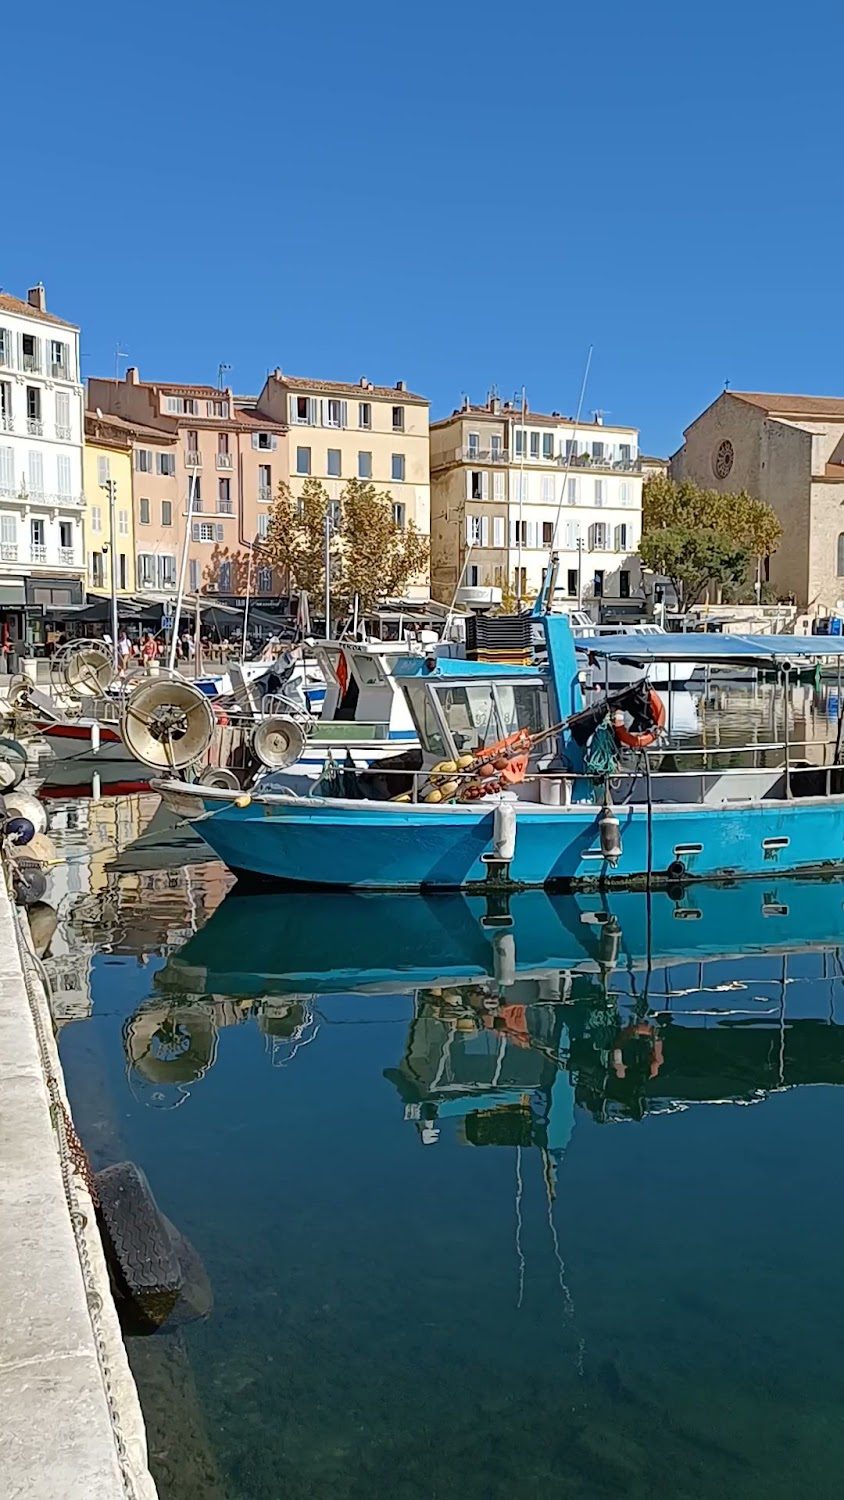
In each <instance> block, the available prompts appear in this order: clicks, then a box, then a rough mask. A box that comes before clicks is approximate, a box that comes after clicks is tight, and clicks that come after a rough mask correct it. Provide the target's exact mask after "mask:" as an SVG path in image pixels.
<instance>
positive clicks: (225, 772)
mask: <svg viewBox="0 0 844 1500" xmlns="http://www.w3.org/2000/svg"><path fill="white" fill-rule="evenodd" d="M199 785H200V786H210V787H216V789H217V790H218V791H221V792H239V791H240V782H239V780H238V778H237V776H236V775H235V773H234V771H230V770H229V768H228V766H208V767H207V768H206V769H205V770H204V771H203V773H202V775H201V776H200V778H199Z"/></svg>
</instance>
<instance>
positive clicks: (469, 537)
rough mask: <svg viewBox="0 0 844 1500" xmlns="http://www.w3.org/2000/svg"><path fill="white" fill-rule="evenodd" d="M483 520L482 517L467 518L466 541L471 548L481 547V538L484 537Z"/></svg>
mask: <svg viewBox="0 0 844 1500" xmlns="http://www.w3.org/2000/svg"><path fill="white" fill-rule="evenodd" d="M481 520H482V517H481V516H467V517H466V541H467V542H468V544H469V546H470V547H480V545H481V537H482V536H483V528H482V526H481Z"/></svg>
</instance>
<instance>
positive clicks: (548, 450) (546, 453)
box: [542, 432, 554, 458]
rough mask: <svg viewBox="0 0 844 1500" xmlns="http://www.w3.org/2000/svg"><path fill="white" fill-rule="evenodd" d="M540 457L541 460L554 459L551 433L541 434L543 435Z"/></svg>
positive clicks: (552, 435)
mask: <svg viewBox="0 0 844 1500" xmlns="http://www.w3.org/2000/svg"><path fill="white" fill-rule="evenodd" d="M542 457H543V458H553V457H554V434H553V432H543V434H542Z"/></svg>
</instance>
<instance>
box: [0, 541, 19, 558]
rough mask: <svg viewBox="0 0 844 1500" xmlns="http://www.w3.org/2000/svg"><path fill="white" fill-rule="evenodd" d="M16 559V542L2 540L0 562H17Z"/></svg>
mask: <svg viewBox="0 0 844 1500" xmlns="http://www.w3.org/2000/svg"><path fill="white" fill-rule="evenodd" d="M17 560H18V544H17V542H3V543H2V545H0V562H17Z"/></svg>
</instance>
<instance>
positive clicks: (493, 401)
mask: <svg viewBox="0 0 844 1500" xmlns="http://www.w3.org/2000/svg"><path fill="white" fill-rule="evenodd" d="M489 409H490V411H491V412H492V415H493V416H494V417H498V416H500V415H501V398H500V397H499V396H492V397H491V398H490V403H489Z"/></svg>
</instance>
